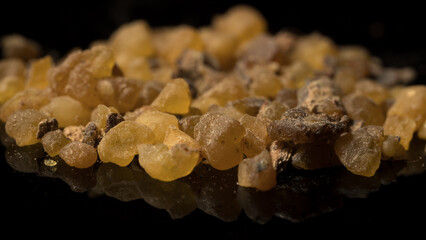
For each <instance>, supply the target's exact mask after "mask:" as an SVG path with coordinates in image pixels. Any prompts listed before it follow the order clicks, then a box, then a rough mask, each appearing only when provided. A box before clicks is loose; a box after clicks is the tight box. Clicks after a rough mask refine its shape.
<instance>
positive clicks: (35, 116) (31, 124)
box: [5, 109, 48, 147]
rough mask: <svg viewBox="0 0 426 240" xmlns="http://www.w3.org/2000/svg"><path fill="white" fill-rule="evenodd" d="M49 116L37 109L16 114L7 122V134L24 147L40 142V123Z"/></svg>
mask: <svg viewBox="0 0 426 240" xmlns="http://www.w3.org/2000/svg"><path fill="white" fill-rule="evenodd" d="M47 118H48V116H47V115H46V114H44V113H42V112H40V111H38V110H36V109H25V110H21V111H16V112H14V113H13V114H12V115H11V116H10V117H9V118H8V119H7V121H6V126H5V129H6V132H7V134H8V135H9V136H11V137H12V138H14V139H15V141H16V145H18V146H20V147H22V146H27V145H32V144H36V143H38V142H40V139H38V138H37V132H38V125H39V123H40V122H41V121H42V120H44V119H47Z"/></svg>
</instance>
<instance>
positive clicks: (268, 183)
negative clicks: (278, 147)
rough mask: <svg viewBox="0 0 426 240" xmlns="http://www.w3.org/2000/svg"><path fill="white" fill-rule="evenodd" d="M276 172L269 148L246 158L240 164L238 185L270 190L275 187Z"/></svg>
mask: <svg viewBox="0 0 426 240" xmlns="http://www.w3.org/2000/svg"><path fill="white" fill-rule="evenodd" d="M275 178H276V172H275V169H274V167H273V166H272V160H271V156H270V155H269V152H268V150H266V149H265V150H263V151H262V152H261V153H260V154H259V155H256V156H254V157H253V158H246V159H244V160H243V161H242V162H241V163H240V164H239V165H238V185H240V186H242V187H254V188H256V189H259V190H261V191H268V190H271V189H272V188H274V187H275V185H276V184H277V182H276V179H275Z"/></svg>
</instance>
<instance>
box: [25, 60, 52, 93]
mask: <svg viewBox="0 0 426 240" xmlns="http://www.w3.org/2000/svg"><path fill="white" fill-rule="evenodd" d="M52 65H53V64H52V57H50V56H46V57H43V58H40V59H37V60H35V61H34V62H32V63H31V67H30V70H29V72H28V80H27V83H26V84H27V87H28V88H38V89H45V88H47V87H48V86H49V82H48V81H47V72H48V71H49V69H50V68H51V67H52Z"/></svg>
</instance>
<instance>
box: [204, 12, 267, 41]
mask: <svg viewBox="0 0 426 240" xmlns="http://www.w3.org/2000/svg"><path fill="white" fill-rule="evenodd" d="M241 19H244V21H241ZM212 25H213V28H214V29H217V30H218V31H220V32H225V33H228V34H230V35H232V36H233V37H235V38H236V39H237V41H238V42H239V43H243V42H245V41H247V40H249V39H251V38H253V37H254V36H256V35H258V34H260V33H263V32H265V31H266V28H267V24H266V21H265V19H264V18H263V16H262V15H261V14H260V13H259V12H258V11H257V10H255V9H254V8H252V7H249V6H246V5H239V6H235V7H233V8H231V9H229V10H228V11H227V12H226V13H225V14H223V15H221V16H218V17H216V18H215V19H213V24H212Z"/></svg>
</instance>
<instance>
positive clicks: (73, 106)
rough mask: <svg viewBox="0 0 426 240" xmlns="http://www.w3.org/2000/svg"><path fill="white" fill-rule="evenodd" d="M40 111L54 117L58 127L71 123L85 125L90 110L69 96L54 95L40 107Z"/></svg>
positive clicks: (88, 118)
mask: <svg viewBox="0 0 426 240" xmlns="http://www.w3.org/2000/svg"><path fill="white" fill-rule="evenodd" d="M40 111H42V112H44V113H46V114H47V115H48V116H50V117H53V118H55V119H56V120H57V121H58V123H59V127H60V128H64V127H66V126H71V125H86V123H88V122H89V120H90V111H89V109H87V108H86V107H85V106H84V105H83V104H82V103H81V102H79V101H77V100H75V99H73V98H72V97H69V96H60V97H55V98H52V99H51V100H50V102H49V103H48V104H47V105H45V106H43V107H42V108H40Z"/></svg>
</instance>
